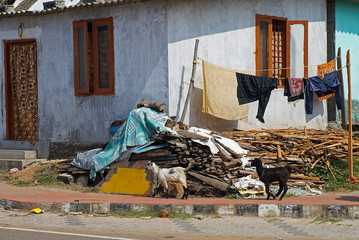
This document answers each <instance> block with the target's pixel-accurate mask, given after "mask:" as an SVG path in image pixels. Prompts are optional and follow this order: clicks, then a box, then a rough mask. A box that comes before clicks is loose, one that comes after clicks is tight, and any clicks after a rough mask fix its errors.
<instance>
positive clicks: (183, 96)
mask: <svg viewBox="0 0 359 240" xmlns="http://www.w3.org/2000/svg"><path fill="white" fill-rule="evenodd" d="M185 69H186V67H185V66H184V65H182V73H181V83H180V88H179V93H180V94H179V97H178V103H177V112H176V116H177V118H178V119H177V120H178V121H179V119H180V118H181V115H180V114H182V112H180V110H181V109H182V108H181V99H183V98H184V99H186V97H187V95H184V94H183V87H184V86H183V85H184V73H185ZM183 104H184V102H183ZM182 111H183V110H182Z"/></svg>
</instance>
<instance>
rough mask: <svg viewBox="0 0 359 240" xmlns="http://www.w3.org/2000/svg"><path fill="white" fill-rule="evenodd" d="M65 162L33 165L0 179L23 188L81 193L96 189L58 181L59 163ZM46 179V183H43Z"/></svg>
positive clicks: (57, 161)
mask: <svg viewBox="0 0 359 240" xmlns="http://www.w3.org/2000/svg"><path fill="white" fill-rule="evenodd" d="M62 161H64V160H50V161H45V162H38V163H33V164H31V165H29V166H27V167H26V168H24V169H23V170H20V171H18V172H16V173H13V174H11V173H5V174H2V175H0V176H1V177H0V179H2V180H3V181H5V182H7V183H11V184H15V185H22V186H39V185H43V186H46V187H50V188H60V189H67V190H72V191H79V192H93V191H95V190H94V188H91V187H83V186H82V185H78V184H76V183H73V184H65V183H63V182H61V181H59V180H57V176H58V175H59V174H60V171H59V163H61V162H62ZM42 177H45V178H46V179H45V180H46V181H45V182H44V181H41V179H42Z"/></svg>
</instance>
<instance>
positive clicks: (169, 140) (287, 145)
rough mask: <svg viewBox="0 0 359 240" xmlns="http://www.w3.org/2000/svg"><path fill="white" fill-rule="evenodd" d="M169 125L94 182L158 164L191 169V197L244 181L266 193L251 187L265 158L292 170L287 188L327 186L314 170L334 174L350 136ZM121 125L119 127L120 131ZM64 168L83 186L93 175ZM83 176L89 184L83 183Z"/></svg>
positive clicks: (358, 150)
mask: <svg viewBox="0 0 359 240" xmlns="http://www.w3.org/2000/svg"><path fill="white" fill-rule="evenodd" d="M137 107H148V108H152V109H155V110H156V111H159V112H163V111H165V105H164V104H161V103H150V102H147V101H145V100H141V102H140V103H139V104H138V106H137ZM166 121H167V122H166V124H165V126H166V127H167V128H170V129H172V130H173V131H171V130H169V131H162V132H159V133H157V134H154V135H153V136H152V137H151V141H150V142H151V143H148V144H147V145H146V144H145V145H143V146H136V147H134V148H132V149H127V152H125V153H126V154H122V155H121V156H122V158H121V156H120V157H119V158H118V159H117V161H114V162H112V163H111V164H110V165H108V166H107V168H106V171H105V172H102V173H101V174H102V176H101V177H99V179H97V180H94V181H93V182H92V183H93V184H97V186H99V185H101V184H103V183H104V182H106V181H109V179H110V178H111V176H112V175H113V174H115V173H116V169H117V168H124V167H125V168H145V166H146V164H147V162H148V161H155V162H156V164H157V165H158V166H160V167H167V168H169V167H175V166H182V167H188V166H189V165H190V166H191V167H190V170H189V171H188V174H189V177H188V185H189V189H190V194H191V195H196V196H202V197H221V196H225V195H226V193H228V191H231V190H232V189H233V186H235V188H237V190H238V187H237V186H238V185H239V183H241V182H242V183H244V185H253V186H255V187H254V188H253V189H254V190H255V191H257V190H259V191H261V190H263V187H261V186H259V185H258V184H257V183H250V181H251V180H252V179H255V178H258V176H257V174H256V172H255V169H254V168H250V161H251V160H253V159H254V158H261V159H262V162H263V164H264V166H265V167H279V166H284V165H287V164H288V165H290V166H291V167H292V174H291V178H290V179H289V181H288V185H290V186H297V187H303V186H304V187H319V186H321V185H324V184H325V182H324V181H321V179H320V177H315V176H312V175H311V169H313V168H315V167H319V168H328V169H329V170H330V171H331V168H330V160H331V159H333V158H340V157H347V156H348V133H347V132H346V131H343V130H338V131H336V130H333V129H329V130H314V129H291V128H289V129H276V130H260V131H256V130H250V131H240V130H234V131H225V132H214V131H210V130H205V129H198V128H193V127H192V128H190V127H189V126H187V125H185V124H183V123H181V122H176V121H175V120H174V118H171V119H168V120H166ZM123 122H124V121H121V122H120V123H119V124H118V125H119V126H121V125H122V124H123ZM116 126H117V125H116ZM119 126H117V127H119ZM234 145H235V146H234ZM353 146H354V147H353V151H354V156H358V155H359V141H358V140H355V138H354V140H353ZM124 155H126V157H123V156H124ZM127 160H128V161H127ZM60 169H61V171H62V173H64V174H65V175H66V174H69V175H72V176H74V177H75V181H77V180H76V179H80V180H81V181H80V182H81V183H87V182H88V176H89V173H90V170H86V169H83V168H79V167H75V166H74V162H72V164H71V161H66V162H63V163H62V165H61V166H60ZM87 169H91V168H87ZM106 175H107V176H106ZM85 176H87V179H84V178H86V177H85ZM333 176H334V174H333ZM102 177H104V179H103V178H102ZM334 178H335V176H334ZM101 179H103V180H102V181H101ZM69 181H71V179H70V180H69ZM100 181H101V182H100ZM149 195H150V194H149Z"/></svg>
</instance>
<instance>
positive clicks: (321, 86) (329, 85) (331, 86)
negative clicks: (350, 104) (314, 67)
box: [305, 71, 343, 114]
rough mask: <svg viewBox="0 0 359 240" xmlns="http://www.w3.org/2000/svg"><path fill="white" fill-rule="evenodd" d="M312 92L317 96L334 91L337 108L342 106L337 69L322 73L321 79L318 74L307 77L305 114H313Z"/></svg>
mask: <svg viewBox="0 0 359 240" xmlns="http://www.w3.org/2000/svg"><path fill="white" fill-rule="evenodd" d="M313 92H315V94H316V95H317V96H318V97H319V98H321V97H323V96H327V95H328V94H332V93H334V94H335V102H336V103H337V108H338V110H340V109H342V108H343V101H342V94H341V92H340V82H339V79H338V72H337V71H334V72H331V73H326V74H324V78H323V79H321V78H320V77H319V76H315V77H310V78H308V79H307V81H306V85H305V110H306V112H307V114H313Z"/></svg>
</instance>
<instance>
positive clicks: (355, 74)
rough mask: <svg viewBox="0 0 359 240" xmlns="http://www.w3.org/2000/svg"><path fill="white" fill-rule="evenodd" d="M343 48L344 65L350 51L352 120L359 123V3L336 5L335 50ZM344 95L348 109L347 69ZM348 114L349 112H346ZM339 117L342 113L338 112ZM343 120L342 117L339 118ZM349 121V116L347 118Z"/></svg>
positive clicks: (344, 72) (337, 3) (344, 76)
mask: <svg viewBox="0 0 359 240" xmlns="http://www.w3.org/2000/svg"><path fill="white" fill-rule="evenodd" d="M339 47H341V52H342V65H343V66H345V65H346V61H347V58H346V55H347V51H348V50H350V63H351V67H350V74H351V93H352V104H353V106H352V119H353V122H355V123H358V122H359V61H358V59H359V3H353V2H341V1H337V2H336V3H335V48H336V49H338V48H339ZM343 81H344V95H345V99H346V102H345V104H346V108H347V107H348V102H347V101H348V76H347V69H344V70H343ZM346 112H347V113H348V110H346ZM337 113H338V115H339V114H340V111H337ZM338 119H339V120H341V117H340V116H339V117H338ZM346 119H348V116H346Z"/></svg>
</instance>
